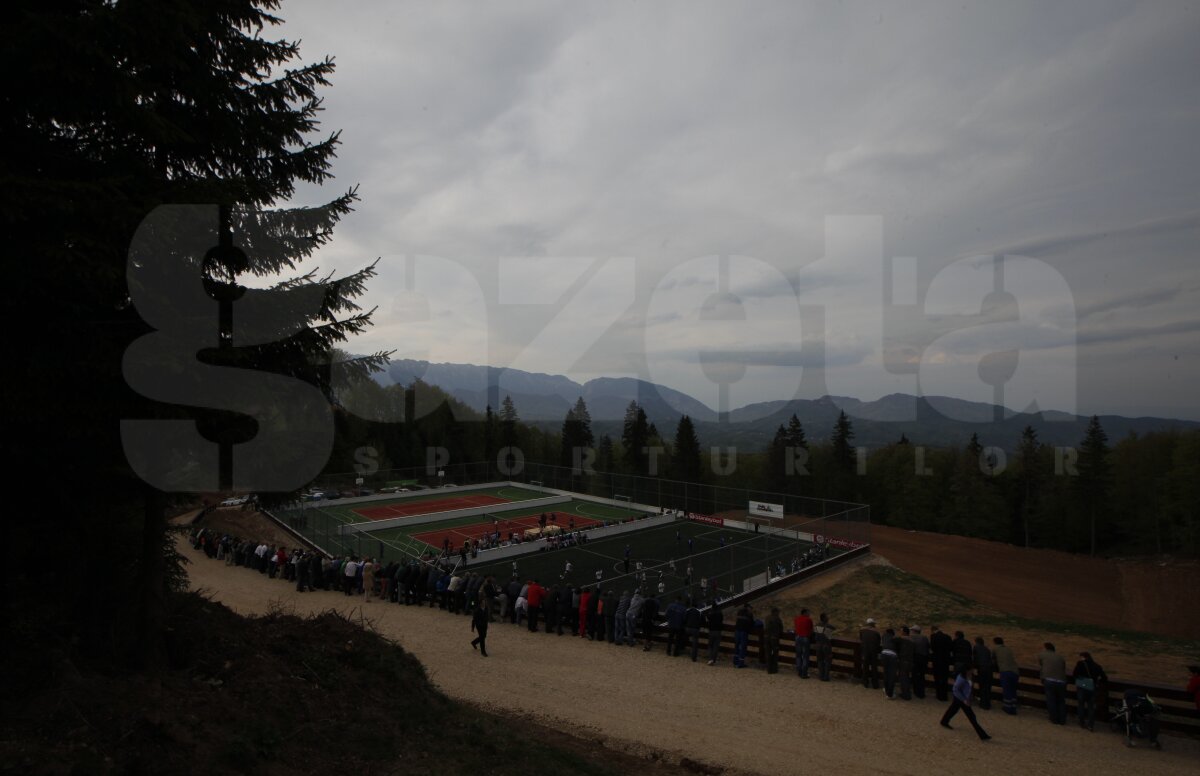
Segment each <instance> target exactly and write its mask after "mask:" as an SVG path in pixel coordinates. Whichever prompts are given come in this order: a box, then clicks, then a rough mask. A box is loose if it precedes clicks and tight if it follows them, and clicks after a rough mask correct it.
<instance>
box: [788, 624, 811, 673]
mask: <svg viewBox="0 0 1200 776" xmlns="http://www.w3.org/2000/svg"><path fill="white" fill-rule="evenodd" d="M792 626H793V629H794V630H795V631H796V673H797V674H799V675H800V678H801V679H807V678H808V653H809V650H810V649H811V648H812V637H813V621H812V617H811V616H809V614H808V609H801V610H800V614H798V615H796V618H795V620H793V622H792Z"/></svg>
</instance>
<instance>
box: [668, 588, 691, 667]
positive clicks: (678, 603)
mask: <svg viewBox="0 0 1200 776" xmlns="http://www.w3.org/2000/svg"><path fill="white" fill-rule="evenodd" d="M685 614H687V607H686V606H684V605H683V599H682V597H680V596H675V600H674V601H672V602H671V603H669V604H667V611H666V616H667V657H672V656H674V657H678V656H679V653H680V652H682V651H683V618H684V615H685Z"/></svg>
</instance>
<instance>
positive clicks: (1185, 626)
mask: <svg viewBox="0 0 1200 776" xmlns="http://www.w3.org/2000/svg"><path fill="white" fill-rule="evenodd" d="M871 548H872V550H873V551H874V552H876V553H878V554H879V555H882V556H883V557H885V558H887V559H888V560H889V561H890V562H891V563H892V564H893V565H895V566H896V567H898V568H901V569H904V570H905V571H909V572H911V573H913V574H916V575H917V576H920V577H924V578H925V579H928V580H929V581H931V582H933V583H935V584H938V585H941V586H942V587H945V588H949V589H950V590H953V591H955V592H957V593H960V594H962V595H965V596H967V597H968V598H971V599H974V600H975V601H978V602H979V603H981V604H984V605H986V606H990V607H993V608H995V609H998V610H1000V611H1003V612H1009V613H1011V614H1016V615H1019V616H1021V617H1028V618H1031V619H1040V620H1052V621H1055V622H1081V623H1087V624H1089V625H1099V626H1102V627H1118V628H1122V629H1124V630H1137V631H1145V632H1147V633H1157V634H1160V635H1164V636H1172V637H1175V638H1184V639H1200V619H1197V618H1196V617H1194V616H1193V613H1194V611H1195V602H1194V600H1192V599H1193V596H1194V593H1195V592H1196V591H1200V563H1196V562H1194V561H1190V562H1180V561H1172V562H1167V561H1148V560H1137V561H1132V560H1106V559H1102V558H1089V557H1085V556H1081V555H1072V554H1070V553H1065V552H1057V551H1055V550H1040V549H1027V548H1024V547H1015V546H1013V545H1011V544H1003V543H1001V542H989V541H985V540H983V539H969V538H966V537H963V536H949V535H946V534H936V533H925V532H921V531H905V530H903V529H899V528H890V527H887V526H878V525H873V526H871ZM1185 591H1190V594H1189V593H1187V592H1185Z"/></svg>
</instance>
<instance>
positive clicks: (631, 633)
mask: <svg viewBox="0 0 1200 776" xmlns="http://www.w3.org/2000/svg"><path fill="white" fill-rule="evenodd" d="M645 600H646V599H645V598H643V597H642V589H641V588H637V589H636V590H634V591H633V595H632V596H630V598H629V609H627V610H626V612H625V643H626V644H628V645H629V646H631V647H632V646H634V645H636V644H637V623H638V617H639V616H640V615H641V613H642V603H643V602H645Z"/></svg>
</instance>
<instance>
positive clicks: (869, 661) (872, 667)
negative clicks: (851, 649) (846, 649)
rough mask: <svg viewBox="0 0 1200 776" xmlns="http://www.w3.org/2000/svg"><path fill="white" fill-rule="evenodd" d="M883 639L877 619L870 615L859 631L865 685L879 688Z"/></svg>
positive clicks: (860, 666) (861, 667)
mask: <svg viewBox="0 0 1200 776" xmlns="http://www.w3.org/2000/svg"><path fill="white" fill-rule="evenodd" d="M882 641H883V640H882V638H881V637H880V635H879V631H878V630H876V629H875V619H874V618H873V617H868V618H867V622H866V624H864V625H863V627H862V628H861V629H860V630H859V631H858V645H859V650H860V652H861V656H860V658H859V661H860V663H859V669H860V670H861V672H862V684H863V687H870V688H873V689H876V690H878V689H879V650H880V647H881V645H882Z"/></svg>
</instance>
